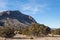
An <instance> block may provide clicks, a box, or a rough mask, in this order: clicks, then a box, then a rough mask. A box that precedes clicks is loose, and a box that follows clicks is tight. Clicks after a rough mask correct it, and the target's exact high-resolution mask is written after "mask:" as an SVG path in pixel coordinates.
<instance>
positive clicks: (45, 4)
mask: <svg viewBox="0 0 60 40" xmlns="http://www.w3.org/2000/svg"><path fill="white" fill-rule="evenodd" d="M5 10H19V11H21V12H22V13H24V14H27V15H30V16H32V17H33V18H34V19H35V20H36V21H37V22H38V23H40V24H45V25H47V26H49V27H51V28H60V0H0V11H5Z"/></svg>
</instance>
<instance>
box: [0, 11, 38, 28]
mask: <svg viewBox="0 0 60 40" xmlns="http://www.w3.org/2000/svg"><path fill="white" fill-rule="evenodd" d="M32 23H37V22H36V21H35V20H34V18H32V17H31V16H29V15H26V14H23V13H21V12H20V11H18V10H15V11H11V10H9V11H3V12H0V26H1V25H3V24H4V25H9V26H16V27H18V26H23V27H25V26H29V25H31V24H32Z"/></svg>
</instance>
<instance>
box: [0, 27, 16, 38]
mask: <svg viewBox="0 0 60 40" xmlns="http://www.w3.org/2000/svg"><path fill="white" fill-rule="evenodd" d="M14 35H15V34H14V29H13V28H9V27H0V36H1V37H6V38H10V37H13V36H14Z"/></svg>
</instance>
